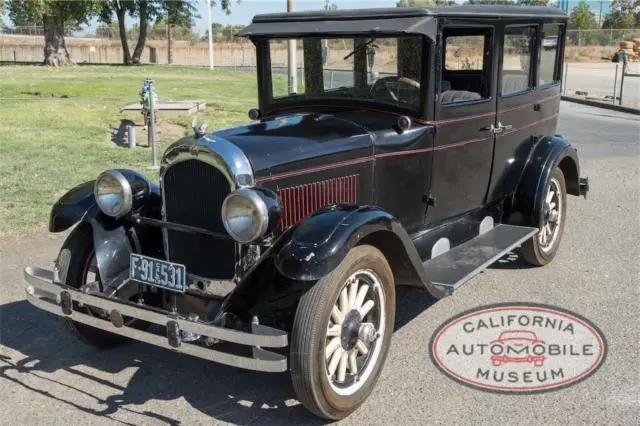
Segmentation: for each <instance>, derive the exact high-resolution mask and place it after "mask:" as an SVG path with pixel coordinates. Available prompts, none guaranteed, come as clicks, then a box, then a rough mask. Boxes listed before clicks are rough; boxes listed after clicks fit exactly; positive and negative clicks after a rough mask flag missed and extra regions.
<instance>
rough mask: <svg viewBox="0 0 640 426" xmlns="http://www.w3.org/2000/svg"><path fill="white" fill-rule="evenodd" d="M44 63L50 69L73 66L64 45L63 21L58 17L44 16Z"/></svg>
mask: <svg viewBox="0 0 640 426" xmlns="http://www.w3.org/2000/svg"><path fill="white" fill-rule="evenodd" d="M42 21H43V24H44V63H43V65H48V66H50V67H61V66H65V65H73V61H72V60H71V58H70V57H69V52H68V51H67V47H66V46H65V44H64V21H63V20H62V19H61V18H60V17H59V16H53V15H44V16H43V17H42Z"/></svg>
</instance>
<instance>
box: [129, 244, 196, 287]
mask: <svg viewBox="0 0 640 426" xmlns="http://www.w3.org/2000/svg"><path fill="white" fill-rule="evenodd" d="M130 264H131V267H130V269H129V277H130V278H131V279H132V280H134V281H138V282H141V283H143V284H149V285H152V286H154V287H159V288H163V289H165V290H169V291H175V292H178V293H184V291H185V286H186V284H185V283H186V282H187V280H186V276H187V272H186V269H185V267H184V265H180V264H178V263H172V262H167V261H166V260H160V259H154V258H152V257H147V256H142V255H139V254H134V253H132V254H131V263H130Z"/></svg>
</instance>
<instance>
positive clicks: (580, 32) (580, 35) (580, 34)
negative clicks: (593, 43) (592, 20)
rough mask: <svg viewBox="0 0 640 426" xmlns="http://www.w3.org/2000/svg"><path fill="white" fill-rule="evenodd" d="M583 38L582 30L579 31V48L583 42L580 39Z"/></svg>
mask: <svg viewBox="0 0 640 426" xmlns="http://www.w3.org/2000/svg"><path fill="white" fill-rule="evenodd" d="M581 38H582V31H581V30H578V47H580V46H581V43H580V41H581V40H580V39H581Z"/></svg>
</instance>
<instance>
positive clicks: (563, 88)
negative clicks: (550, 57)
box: [562, 62, 569, 95]
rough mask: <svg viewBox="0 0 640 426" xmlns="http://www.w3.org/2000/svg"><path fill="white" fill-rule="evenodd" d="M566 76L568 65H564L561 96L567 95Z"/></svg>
mask: <svg viewBox="0 0 640 426" xmlns="http://www.w3.org/2000/svg"><path fill="white" fill-rule="evenodd" d="M567 74H569V63H568V62H567V63H565V64H564V84H563V85H562V94H563V95H566V94H567Z"/></svg>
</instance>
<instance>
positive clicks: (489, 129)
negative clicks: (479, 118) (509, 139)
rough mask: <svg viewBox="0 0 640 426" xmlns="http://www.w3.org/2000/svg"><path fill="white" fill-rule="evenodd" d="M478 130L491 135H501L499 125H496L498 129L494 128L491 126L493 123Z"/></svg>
mask: <svg viewBox="0 0 640 426" xmlns="http://www.w3.org/2000/svg"><path fill="white" fill-rule="evenodd" d="M480 130H482V131H485V132H491V133H493V134H496V133H502V130H503V128H502V127H501V125H500V123H498V127H496V126H494V125H493V123H491V124H490V125H488V126H484V127H483V128H482V129H480Z"/></svg>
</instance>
